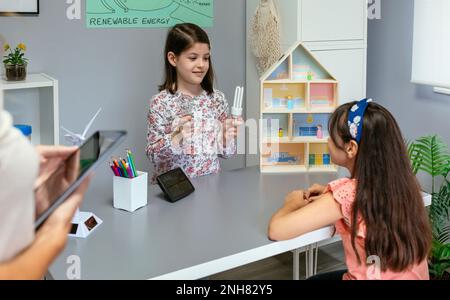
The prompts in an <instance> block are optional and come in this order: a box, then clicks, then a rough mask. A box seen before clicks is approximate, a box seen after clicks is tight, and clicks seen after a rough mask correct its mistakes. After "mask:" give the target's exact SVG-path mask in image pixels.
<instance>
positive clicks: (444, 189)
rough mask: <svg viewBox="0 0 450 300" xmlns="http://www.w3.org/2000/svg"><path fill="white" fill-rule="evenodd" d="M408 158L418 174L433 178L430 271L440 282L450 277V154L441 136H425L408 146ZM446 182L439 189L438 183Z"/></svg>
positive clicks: (429, 211)
mask: <svg viewBox="0 0 450 300" xmlns="http://www.w3.org/2000/svg"><path fill="white" fill-rule="evenodd" d="M408 155H409V158H410V160H411V165H412V168H413V172H414V174H417V173H418V172H419V171H423V172H425V173H427V174H429V175H431V178H432V187H431V196H432V201H431V206H430V207H429V209H428V213H429V218H430V222H431V228H432V231H433V243H432V250H431V253H430V257H429V270H430V273H431V274H432V275H433V276H434V277H435V278H436V279H442V278H444V277H445V276H449V275H450V273H449V271H448V269H449V268H450V226H448V225H447V224H448V222H449V220H450V182H449V180H448V176H449V173H450V154H449V149H448V146H447V145H446V144H445V143H444V141H443V140H442V139H441V138H440V137H439V136H436V135H434V136H425V137H421V138H419V139H417V140H415V141H414V142H412V143H409V144H408ZM439 179H441V180H442V181H443V182H442V184H441V185H440V187H439V189H436V181H437V180H439Z"/></svg>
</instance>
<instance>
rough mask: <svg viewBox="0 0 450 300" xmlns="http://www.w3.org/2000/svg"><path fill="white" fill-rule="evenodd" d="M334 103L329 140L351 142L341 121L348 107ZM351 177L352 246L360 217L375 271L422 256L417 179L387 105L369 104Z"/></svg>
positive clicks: (425, 237) (427, 240)
mask: <svg viewBox="0 0 450 300" xmlns="http://www.w3.org/2000/svg"><path fill="white" fill-rule="evenodd" d="M354 104H356V102H353V103H347V104H344V105H342V106H340V107H339V108H338V109H337V110H336V111H335V112H334V113H333V114H332V116H331V118H330V121H329V124H328V128H329V132H330V137H331V139H332V140H333V142H334V144H335V145H336V146H337V147H338V148H340V149H343V144H342V143H341V144H339V143H338V141H339V140H338V138H337V137H340V139H341V140H342V142H343V143H344V144H345V143H348V142H350V141H351V140H352V136H351V135H350V131H349V127H348V124H347V114H348V111H349V109H350V108H351V107H352V106H353V105H354ZM358 149H359V150H358V154H357V157H356V162H355V167H354V170H353V174H352V177H353V178H354V179H356V181H357V189H356V199H355V201H354V204H353V208H352V220H351V233H352V247H353V250H354V251H355V253H356V256H357V258H358V262H359V263H361V258H360V257H359V255H358V252H357V251H356V247H355V237H356V233H357V229H358V222H357V220H358V219H357V217H358V215H360V216H361V217H362V219H363V220H364V222H365V224H366V239H365V251H366V255H367V256H370V255H377V256H378V257H379V258H380V261H381V270H382V271H386V269H390V270H392V271H395V272H401V271H404V270H405V269H407V268H408V267H410V266H411V265H412V264H414V263H420V262H422V261H423V260H424V259H426V258H427V256H428V253H429V250H430V247H431V228H430V223H429V220H428V216H427V213H426V210H425V207H424V203H423V199H422V195H421V192H420V186H419V183H418V182H417V180H416V177H415V176H414V174H413V172H412V169H411V164H410V162H409V159H408V156H407V150H406V146H405V143H404V140H403V137H402V134H401V132H400V128H399V126H398V124H397V122H396V121H395V119H394V117H393V116H392V115H391V113H389V111H388V110H387V109H385V108H384V107H382V106H381V105H379V104H376V103H373V102H371V103H369V105H368V107H367V109H366V113H365V115H364V118H363V130H362V136H361V141H360V143H359V147H358Z"/></svg>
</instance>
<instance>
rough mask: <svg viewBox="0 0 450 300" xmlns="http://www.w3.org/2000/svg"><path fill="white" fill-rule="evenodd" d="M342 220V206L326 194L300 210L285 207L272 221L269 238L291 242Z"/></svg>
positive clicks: (330, 195) (329, 194)
mask: <svg viewBox="0 0 450 300" xmlns="http://www.w3.org/2000/svg"><path fill="white" fill-rule="evenodd" d="M342 218H343V216H342V212H341V205H340V204H339V203H338V202H336V201H335V200H334V198H333V195H332V194H331V193H326V194H323V195H322V196H320V197H318V198H317V199H316V200H315V201H313V202H311V203H310V204H308V205H306V206H304V207H302V208H300V209H295V208H293V207H291V206H289V205H285V206H283V207H282V208H281V209H280V210H278V211H277V212H276V213H275V214H274V215H273V217H272V219H271V220H270V223H269V232H268V236H269V239H271V240H274V241H280V240H289V239H292V238H295V237H297V236H300V235H302V234H305V233H308V232H311V231H314V230H317V229H320V228H322V227H325V226H327V225H330V224H333V223H335V222H336V221H338V220H340V219H342Z"/></svg>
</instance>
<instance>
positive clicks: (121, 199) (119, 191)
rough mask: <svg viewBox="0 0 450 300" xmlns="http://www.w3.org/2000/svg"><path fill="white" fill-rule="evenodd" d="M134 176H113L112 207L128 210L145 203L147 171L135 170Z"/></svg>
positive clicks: (132, 210)
mask: <svg viewBox="0 0 450 300" xmlns="http://www.w3.org/2000/svg"><path fill="white" fill-rule="evenodd" d="M137 173H138V176H137V177H135V178H124V177H119V176H114V182H113V185H114V200H113V203H114V207H115V208H118V209H123V210H126V211H129V212H134V211H135V210H137V209H139V208H141V207H144V206H146V205H147V184H148V182H147V173H145V172H140V171H137Z"/></svg>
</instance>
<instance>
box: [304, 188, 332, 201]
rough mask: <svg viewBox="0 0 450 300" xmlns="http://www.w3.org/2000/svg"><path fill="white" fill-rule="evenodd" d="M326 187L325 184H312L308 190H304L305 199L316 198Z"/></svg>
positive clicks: (312, 199)
mask: <svg viewBox="0 0 450 300" xmlns="http://www.w3.org/2000/svg"><path fill="white" fill-rule="evenodd" d="M326 188H327V187H326V186H323V185H320V184H313V185H312V186H311V187H310V188H309V189H308V190H306V191H305V199H307V200H308V201H309V202H312V201H314V200H316V199H317V197H319V196H320V195H322V194H323V193H324V192H325V190H326Z"/></svg>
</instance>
